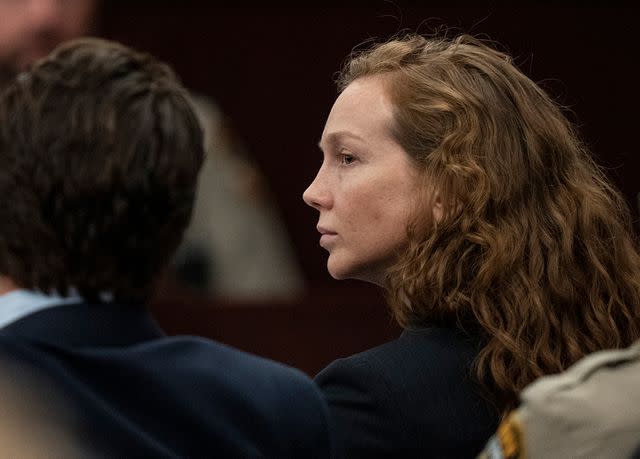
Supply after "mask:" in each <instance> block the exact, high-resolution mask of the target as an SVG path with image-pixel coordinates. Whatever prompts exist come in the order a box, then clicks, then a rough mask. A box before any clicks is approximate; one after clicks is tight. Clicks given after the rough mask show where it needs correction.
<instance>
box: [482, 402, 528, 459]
mask: <svg viewBox="0 0 640 459" xmlns="http://www.w3.org/2000/svg"><path fill="white" fill-rule="evenodd" d="M525 457H526V456H525V450H524V441H523V433H522V426H521V424H520V421H519V420H518V418H517V416H516V415H515V413H514V412H512V413H510V414H509V416H507V418H506V419H505V420H504V421H502V423H501V424H500V426H499V427H498V431H497V432H496V434H495V435H494V436H493V437H491V439H490V440H489V442H488V443H487V446H486V447H485V449H484V451H483V452H482V453H481V454H480V456H478V459H525Z"/></svg>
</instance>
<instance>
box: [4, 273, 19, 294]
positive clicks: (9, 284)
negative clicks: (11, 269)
mask: <svg viewBox="0 0 640 459" xmlns="http://www.w3.org/2000/svg"><path fill="white" fill-rule="evenodd" d="M18 288H19V287H18V286H17V285H16V284H15V282H13V281H12V280H11V279H10V278H8V277H5V276H0V295H4V294H5V293H9V292H12V291H14V290H18Z"/></svg>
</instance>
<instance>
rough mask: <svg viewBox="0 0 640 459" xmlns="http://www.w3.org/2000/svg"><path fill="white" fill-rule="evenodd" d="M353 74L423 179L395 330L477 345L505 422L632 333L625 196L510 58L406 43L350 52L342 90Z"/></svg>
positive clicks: (483, 380)
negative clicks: (384, 104)
mask: <svg viewBox="0 0 640 459" xmlns="http://www.w3.org/2000/svg"><path fill="white" fill-rule="evenodd" d="M363 77H376V78H381V80H382V81H383V83H384V87H385V89H386V90H387V91H388V95H389V97H390V99H391V101H392V103H393V105H394V107H395V114H394V118H395V119H394V126H393V127H392V129H393V133H394V135H395V137H396V140H397V141H398V142H399V143H400V144H401V145H402V146H403V148H404V149H405V151H406V152H407V153H408V154H409V155H410V156H411V157H412V158H413V160H414V163H415V166H416V168H417V169H418V170H419V171H420V173H421V177H422V178H423V179H424V180H423V184H424V186H422V188H421V193H422V199H420V202H421V204H420V208H419V209H416V212H415V216H414V218H413V219H412V221H411V223H410V225H409V227H408V241H409V243H408V246H407V249H406V252H404V253H403V254H401V255H400V256H399V259H398V262H397V264H396V265H395V266H394V267H392V269H391V270H390V272H389V274H388V291H387V295H388V299H389V303H390V305H391V308H392V311H393V313H394V315H395V317H396V319H397V320H398V321H399V323H400V324H401V325H403V326H411V325H416V324H418V325H424V324H427V325H447V326H456V327H459V328H461V329H463V330H465V331H467V332H469V333H470V334H472V335H475V336H478V337H479V338H480V344H479V352H478V355H477V357H476V359H475V362H474V374H475V379H476V380H477V382H478V383H480V385H481V387H482V388H483V389H484V392H485V394H486V396H487V397H488V398H489V399H490V400H492V401H493V402H494V403H495V404H496V406H497V408H498V409H499V411H500V412H502V413H505V412H506V411H507V410H509V409H510V408H512V407H514V406H515V405H516V403H517V397H518V392H519V391H520V390H521V389H522V388H523V387H524V386H526V385H527V384H528V383H530V382H532V381H533V380H534V379H536V378H538V377H540V376H543V375H546V374H551V373H557V372H560V371H562V370H564V369H566V368H567V367H568V366H569V365H571V364H572V363H574V362H575V361H577V360H578V359H580V358H581V357H583V356H584V355H586V354H588V353H591V352H593V351H597V350H600V349H606V348H618V347H623V346H627V345H629V344H631V343H632V342H633V341H634V340H636V339H638V338H639V337H640V256H639V254H638V251H637V245H636V242H635V241H634V238H633V236H632V234H633V233H632V230H631V223H630V217H629V212H628V209H627V207H626V204H625V201H624V199H623V198H622V197H621V195H620V194H619V193H618V192H617V191H616V190H615V189H614V188H613V187H612V186H611V185H610V184H609V182H608V180H607V179H606V177H605V176H604V174H603V173H602V172H601V171H600V169H599V168H598V167H597V166H596V164H595V163H594V161H593V160H592V159H591V157H590V154H589V152H588V149H587V148H586V147H585V145H584V144H583V143H582V142H581V141H580V140H579V138H578V135H577V133H576V131H575V129H574V128H573V126H572V125H571V123H570V122H569V121H568V119H567V118H566V117H565V115H564V114H563V112H562V109H561V107H559V106H558V105H557V104H556V103H555V102H554V101H553V100H552V99H551V98H550V97H549V96H548V95H547V94H546V93H545V92H544V91H543V90H542V89H541V88H540V87H538V86H537V85H536V84H535V83H534V82H532V81H531V80H530V79H529V78H527V77H526V76H525V75H524V74H523V73H522V72H520V71H519V70H518V69H517V68H516V66H514V65H513V64H512V62H511V58H510V57H509V56H508V55H506V54H504V53H502V52H500V51H498V50H495V49H493V48H492V47H490V46H489V45H487V44H485V43H483V42H481V41H479V40H477V39H475V38H473V37H470V36H465V35H463V36H459V37H457V38H455V39H446V38H434V39H427V38H424V37H422V36H419V35H408V36H406V37H403V38H399V39H393V40H391V41H389V42H386V43H383V44H378V45H375V46H373V47H371V48H370V49H368V50H365V51H362V52H360V53H358V54H354V55H353V56H352V57H351V58H350V60H349V61H348V63H347V64H346V66H345V67H344V69H343V71H342V73H341V75H340V77H339V79H338V86H339V89H340V90H343V89H344V88H345V87H346V86H347V85H348V84H349V83H351V82H352V81H354V80H355V79H358V78H363ZM436 200H439V202H440V203H441V205H442V208H443V209H444V215H443V216H442V218H439V219H437V220H436V219H435V218H434V217H433V206H434V203H435V202H436Z"/></svg>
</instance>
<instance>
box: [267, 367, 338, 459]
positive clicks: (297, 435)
mask: <svg viewBox="0 0 640 459" xmlns="http://www.w3.org/2000/svg"><path fill="white" fill-rule="evenodd" d="M292 376H293V377H292ZM278 393H279V394H281V396H280V400H279V403H278V412H277V413H275V416H276V419H277V421H276V422H278V424H279V427H280V432H281V438H282V440H283V442H284V443H286V444H287V447H286V448H285V449H286V451H285V452H283V457H287V458H298V457H304V458H318V459H326V458H330V457H332V438H331V429H330V426H329V423H330V416H329V410H328V408H327V404H326V402H325V400H324V398H323V397H322V393H321V392H320V390H319V389H318V387H317V386H316V385H315V384H314V383H313V382H312V381H311V380H309V378H308V377H307V376H306V375H303V374H302V373H298V372H297V371H295V370H294V371H293V372H292V373H291V374H290V375H289V376H288V378H287V379H286V381H285V380H281V381H280V384H278Z"/></svg>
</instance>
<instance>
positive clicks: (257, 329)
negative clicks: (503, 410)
mask: <svg viewBox="0 0 640 459" xmlns="http://www.w3.org/2000/svg"><path fill="white" fill-rule="evenodd" d="M3 1H4V2H6V1H14V2H15V1H19V0H0V3H2V2H3ZM58 1H65V0H58ZM66 1H75V2H80V1H82V0H66ZM212 3H213V2H208V1H204V0H202V1H195V0H190V1H181V2H175V1H158V0H155V1H143V0H138V1H135V2H131V1H128V2H125V1H118V0H110V1H109V0H107V1H103V2H102V3H100V4H98V7H97V11H96V20H95V22H94V24H93V32H92V33H94V34H96V35H99V36H103V37H106V38H109V39H114V40H117V41H120V42H123V43H124V44H127V45H130V46H133V47H135V48H138V49H140V50H144V51H148V52H150V53H152V54H154V55H155V56H157V57H159V58H160V59H162V60H164V61H166V62H168V63H169V64H170V65H172V66H173V68H174V69H175V71H176V72H177V73H178V74H179V75H180V77H181V79H182V81H183V82H184V84H185V86H186V87H187V88H189V90H190V91H192V94H193V97H194V100H195V102H196V106H197V107H198V110H199V112H200V115H201V117H202V119H203V120H204V121H203V123H204V124H205V125H207V126H208V127H207V126H205V131H207V133H208V134H207V136H208V142H209V147H210V153H209V154H210V158H209V160H208V161H209V162H208V165H206V166H205V170H204V172H203V179H201V184H200V186H201V195H200V196H199V203H198V205H197V208H196V214H195V216H194V225H193V227H192V228H190V230H189V231H188V233H187V241H186V242H185V244H184V245H183V247H182V248H181V250H180V252H179V254H178V256H177V258H176V262H175V263H174V265H173V266H172V268H171V270H170V271H169V272H168V273H167V274H166V276H165V278H164V279H163V281H162V283H161V285H160V286H159V288H158V292H157V295H156V298H155V300H154V302H153V311H154V313H155V315H156V317H157V318H158V320H159V322H160V323H161V325H162V326H163V327H164V328H165V330H166V331H167V332H168V333H170V334H173V333H188V334H197V335H203V336H208V337H211V338H214V339H218V340H220V341H222V342H225V343H228V344H231V345H234V346H237V347H239V348H241V349H244V350H247V351H249V352H253V353H257V354H260V355H264V356H266V357H270V358H273V359H276V360H279V361H282V362H284V363H287V364H290V365H293V366H296V367H298V368H300V369H302V370H303V371H305V372H307V373H309V374H311V375H313V374H315V372H317V371H318V370H319V369H320V368H322V367H323V366H324V365H326V364H327V363H329V362H330V361H331V360H333V359H335V358H337V357H340V356H344V355H349V354H351V353H354V352H358V351H360V350H364V349H366V348H368V347H371V346H374V345H376V344H379V343H382V342H384V341H387V340H389V339H391V338H393V337H395V336H397V335H398V334H399V329H398V328H397V326H395V325H394V323H393V321H392V319H391V317H390V315H389V313H388V312H387V310H386V307H385V302H384V297H383V293H382V292H381V291H380V290H379V289H377V288H376V287H373V286H369V285H366V284H362V283H358V282H354V281H341V282H338V281H334V280H332V279H331V278H330V277H329V276H328V274H327V273H326V269H325V263H326V254H325V252H324V250H322V249H321V248H320V247H319V245H318V239H319V238H318V234H317V232H316V230H315V225H316V222H317V214H316V212H315V211H314V210H313V209H311V208H309V207H307V206H306V205H305V204H304V203H303V201H302V199H301V196H302V192H303V191H304V189H305V188H306V186H307V185H308V184H309V183H310V182H311V180H312V179H313V177H314V175H315V173H316V171H317V168H318V167H319V164H320V160H321V155H320V151H319V150H318V148H317V142H318V140H319V137H320V134H321V132H322V128H323V125H324V120H325V117H326V115H327V114H328V112H329V110H330V108H331V105H332V103H333V100H334V99H335V97H336V90H335V86H334V82H333V79H334V76H335V72H336V71H337V70H338V69H339V68H340V66H341V64H342V63H343V62H344V60H345V58H346V56H347V55H348V54H349V53H350V51H351V50H352V49H353V48H354V47H355V46H356V45H358V44H362V43H364V42H366V41H368V40H372V39H376V38H384V37H388V36H389V35H391V34H395V33H398V32H402V31H403V30H407V31H419V32H424V33H431V32H433V31H434V30H436V29H439V28H440V27H446V28H448V29H451V32H452V33H453V32H467V33H472V34H474V35H479V36H481V37H484V38H489V39H491V40H495V41H497V42H498V43H500V44H502V45H503V48H504V49H505V50H507V51H508V52H510V53H511V54H512V55H513V56H514V57H515V62H516V64H518V66H519V67H520V68H521V69H522V70H524V72H525V73H526V74H527V75H529V76H530V77H531V78H532V79H533V80H534V81H536V82H538V83H540V84H541V86H543V87H544V88H545V89H546V90H547V91H548V92H549V93H551V95H552V96H553V97H554V98H555V99H556V100H557V101H559V102H560V103H561V104H562V105H564V106H565V107H567V109H568V111H569V116H570V118H571V119H572V121H574V122H575V123H577V124H578V125H579V126H580V130H581V132H582V134H583V137H584V140H585V141H586V143H587V144H588V145H589V146H590V147H591V149H592V151H593V153H594V155H595V156H596V159H597V161H598V162H599V164H601V165H602V167H603V168H605V170H606V173H607V174H608V175H609V177H611V179H612V180H613V181H614V183H615V184H616V185H617V186H618V187H619V188H620V189H621V190H622V192H623V193H624V195H625V196H626V198H627V200H628V202H629V206H630V207H631V208H632V211H633V217H634V220H635V223H634V224H635V225H636V226H635V227H636V230H638V228H639V226H638V207H639V201H640V196H639V192H640V160H639V158H638V152H637V149H638V147H637V137H638V132H639V128H638V122H639V121H640V117H639V116H638V115H637V111H638V109H639V107H640V95H639V94H638V92H639V87H638V86H639V84H638V78H639V77H638V69H639V66H638V58H639V57H640V53H639V51H638V45H637V36H638V34H637V31H636V30H637V23H638V19H640V15H639V14H638V12H639V10H638V9H637V8H631V7H627V6H625V5H623V4H621V3H618V4H616V3H611V2H608V5H609V6H607V7H604V6H603V7H593V8H584V7H579V6H576V5H577V4H578V2H564V3H560V4H559V3H558V2H554V4H553V6H552V5H551V2H520V3H519V6H517V7H515V6H503V5H501V4H500V3H499V2H493V3H488V4H485V5H482V4H481V3H477V2H476V3H471V2H468V3H467V4H465V3H463V2H429V1H424V2H420V5H417V4H416V3H418V2H415V3H411V2H403V1H380V0H372V1H369V2H366V4H365V3H364V2H363V4H362V5H359V4H358V3H357V2H353V1H345V2H343V3H342V4H341V5H340V6H332V5H331V4H330V3H325V4H319V3H317V2H315V3H314V2H311V3H308V4H307V6H298V7H292V6H285V5H284V4H279V3H278V2H270V3H269V6H268V7H259V6H254V5H251V4H243V2H242V1H239V2H234V3H232V2H226V3H225V2H224V1H219V2H216V3H217V4H218V6H212V5H211V4H212ZM574 3H575V4H574ZM472 5H475V6H472ZM3 20H4V18H2V17H0V21H3ZM0 28H1V25H0Z"/></svg>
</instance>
